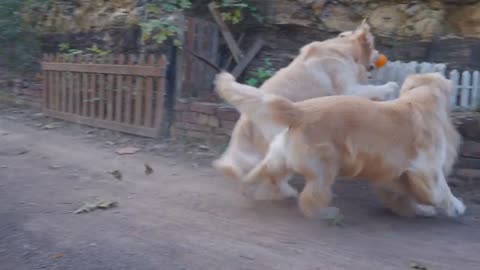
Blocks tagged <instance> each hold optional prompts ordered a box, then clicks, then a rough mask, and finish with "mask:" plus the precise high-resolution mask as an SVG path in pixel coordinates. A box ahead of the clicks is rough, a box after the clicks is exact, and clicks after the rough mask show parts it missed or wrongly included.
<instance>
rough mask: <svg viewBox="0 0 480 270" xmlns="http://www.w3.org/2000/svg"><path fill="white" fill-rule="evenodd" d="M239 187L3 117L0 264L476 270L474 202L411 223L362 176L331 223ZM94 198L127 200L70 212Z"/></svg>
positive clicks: (83, 269) (85, 269)
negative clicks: (457, 212)
mask: <svg viewBox="0 0 480 270" xmlns="http://www.w3.org/2000/svg"><path fill="white" fill-rule="evenodd" d="M145 163H149V164H150V165H151V166H152V167H153V169H154V173H153V174H151V175H148V176H147V175H145V172H144V164H145ZM113 170H120V171H121V173H122V175H123V180H122V181H119V180H117V179H115V178H114V177H113V176H112V175H110V174H109V173H107V172H108V171H113ZM236 188H237V187H236V186H235V185H234V184H233V183H230V182H228V181H226V180H224V179H222V178H221V177H219V176H218V175H216V173H215V172H214V171H213V170H211V169H209V168H207V167H201V166H200V167H198V166H192V164H191V163H186V162H181V161H179V159H178V158H174V157H171V158H165V157H160V156H156V155H152V154H151V153H148V152H139V153H136V154H134V155H124V156H120V155H117V154H116V153H115V152H114V149H112V147H106V146H105V143H104V142H92V140H86V139H84V138H83V137H80V136H71V135H68V134H64V133H62V132H59V131H57V130H55V129H53V130H50V129H43V130H42V129H39V128H35V127H30V126H26V125H25V124H24V123H22V122H21V121H15V119H6V118H5V117H2V116H1V115H0V269H5V270H23V269H25V270H31V269H75V270H96V269H98V270H100V269H101V270H107V269H112V270H120V269H138V270H150V269H156V270H158V269H161V270H173V269H175V270H177V269H178V270H180V269H192V270H202V269H205V270H215V269H219V270H220V269H222V270H224V269H229V270H234V269H261V270H266V269H296V270H301V269H312V270H313V269H322V270H323V269H327V270H335V269H355V270H362V269H365V270H367V269H368V270H372V269H411V266H410V263H411V262H412V261H415V262H418V263H419V264H421V265H426V266H427V267H428V269H430V270H433V269H435V270H437V269H438V270H440V269H444V270H446V269H462V270H467V269H472V270H473V269H477V270H478V269H480V256H479V254H480V253H479V252H480V215H479V213H480V210H479V207H478V205H475V204H473V203H469V202H467V206H468V207H469V209H468V211H469V212H468V214H467V215H466V216H465V217H463V218H461V219H460V220H448V219H444V218H437V219H412V220H407V219H401V218H397V217H394V216H392V215H390V214H388V213H387V212H386V211H384V210H383V209H382V208H381V207H380V206H379V204H378V203H377V202H376V201H375V200H374V199H371V192H370V191H369V190H368V188H367V187H366V186H365V185H364V184H358V183H341V184H339V185H338V186H337V189H336V193H337V194H338V198H337V199H336V201H335V202H334V205H336V206H338V207H340V208H341V210H342V212H343V214H344V215H345V220H344V222H343V226H329V225H328V224H326V222H325V221H322V220H316V221H315V220H306V219H304V218H303V217H302V216H301V215H300V213H299V211H298V209H297V207H296V206H295V203H294V202H291V201H290V202H281V203H279V202H277V203H267V202H263V203H259V202H252V201H250V200H248V199H246V198H243V197H242V196H241V195H240V194H239V192H238V190H237V189H236ZM98 199H105V200H113V201H118V203H119V206H118V207H117V208H114V209H109V210H98V211H95V212H91V213H86V214H79V215H75V214H73V211H75V210H76V209H77V208H78V207H80V206H81V205H82V203H84V202H91V201H95V200H98Z"/></svg>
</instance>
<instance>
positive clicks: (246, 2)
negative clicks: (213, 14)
mask: <svg viewBox="0 0 480 270" xmlns="http://www.w3.org/2000/svg"><path fill="white" fill-rule="evenodd" d="M217 6H218V8H220V10H221V11H222V12H221V14H222V17H223V20H224V21H226V22H230V23H232V24H237V23H240V22H242V21H243V20H244V19H245V16H246V15H247V14H250V16H252V17H253V18H255V19H256V20H257V21H258V22H259V23H263V16H262V15H261V14H260V13H259V11H258V8H257V7H256V6H255V5H254V4H253V3H252V2H251V1H250V0H217Z"/></svg>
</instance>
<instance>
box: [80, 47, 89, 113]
mask: <svg viewBox="0 0 480 270" xmlns="http://www.w3.org/2000/svg"><path fill="white" fill-rule="evenodd" d="M83 62H85V63H86V62H88V59H87V57H86V56H85V57H83ZM81 89H82V115H84V116H88V104H89V102H90V99H89V95H88V73H82V88H81Z"/></svg>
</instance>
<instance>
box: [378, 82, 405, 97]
mask: <svg viewBox="0 0 480 270" xmlns="http://www.w3.org/2000/svg"><path fill="white" fill-rule="evenodd" d="M399 88H400V86H399V85H398V83H396V82H388V83H386V84H384V85H383V88H382V89H383V91H382V93H381V95H380V96H379V97H377V98H375V99H374V100H380V101H384V100H389V99H393V98H395V97H396V94H397V93H398V89H399Z"/></svg>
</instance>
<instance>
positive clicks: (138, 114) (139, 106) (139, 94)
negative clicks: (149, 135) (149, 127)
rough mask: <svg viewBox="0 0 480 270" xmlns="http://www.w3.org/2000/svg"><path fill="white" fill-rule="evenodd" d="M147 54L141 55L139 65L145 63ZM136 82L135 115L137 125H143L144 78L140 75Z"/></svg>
mask: <svg viewBox="0 0 480 270" xmlns="http://www.w3.org/2000/svg"><path fill="white" fill-rule="evenodd" d="M144 59H145V56H144V55H140V57H139V58H138V63H137V65H143V64H144V63H145V61H144ZM135 81H136V84H135V115H134V119H135V121H134V123H135V125H137V126H140V125H142V116H143V78H142V77H140V76H137V77H136V78H135Z"/></svg>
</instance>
